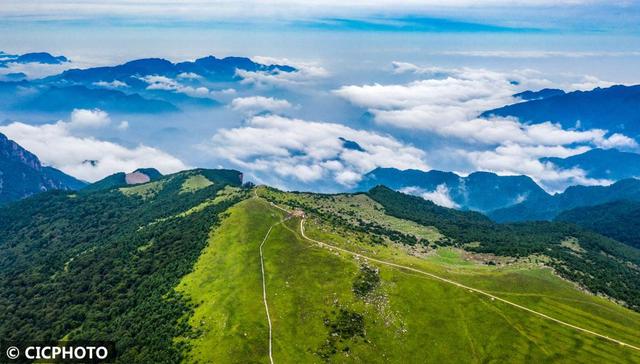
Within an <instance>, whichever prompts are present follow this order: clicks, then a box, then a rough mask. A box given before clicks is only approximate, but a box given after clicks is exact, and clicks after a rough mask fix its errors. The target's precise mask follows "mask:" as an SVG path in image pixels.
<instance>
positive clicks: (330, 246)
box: [274, 205, 640, 351]
mask: <svg viewBox="0 0 640 364" xmlns="http://www.w3.org/2000/svg"><path fill="white" fill-rule="evenodd" d="M274 206H275V205H274ZM276 207H278V208H280V207H279V206H276ZM280 209H281V210H284V209H282V208H280ZM285 211H286V210H285ZM304 221H305V219H301V220H300V233H301V235H302V237H303V238H305V239H307V240H309V241H311V242H313V243H316V244H318V245H320V246H322V247H328V248H332V249H336V250H338V251H341V252H343V253H347V254H350V255H353V256H356V257H359V258H363V259H367V260H369V261H372V262H376V263H379V264H384V265H388V266H391V267H395V268H399V269H404V270H408V271H411V272H415V273H419V274H423V275H426V276H428V277H431V278H433V279H436V280H439V281H442V282H445V283H449V284H452V285H454V286H457V287H460V288H463V289H466V290H469V292H476V293H479V294H482V295H485V296H487V297H489V298H491V299H492V300H498V301H500V302H503V303H506V304H508V305H511V306H513V307H516V308H519V309H521V310H524V311H527V312H529V313H532V314H534V315H537V316H540V317H542V318H545V319H547V320H550V321H553V322H555V323H557V324H560V325H563V326H567V327H570V328H572V329H575V330H578V331H580V332H583V333H587V334H590V335H593V336H597V337H599V338H602V339H605V340H608V341H611V342H614V343H616V344H619V345H621V346H626V347H629V348H631V349H635V350H638V351H640V347H637V346H634V345H631V344H627V343H625V342H623V341H620V340H617V339H614V338H612V337H609V336H606V335H603V334H599V333H597V332H594V331H591V330H589V329H585V328H583V327H580V326H576V325H573V324H570V323H568V322H565V321H562V320H559V319H557V318H554V317H551V316H549V315H546V314H544V313H542V312H538V311H535V310H532V309H530V308H527V307H524V306H522V305H519V304H517V303H515V302H511V301H508V300H505V299H504V298H500V297H498V296H494V295H492V294H491V293H489V292H486V291H483V290H480V289H477V288H473V287H469V286H466V285H464V284H462V283H458V282H456V281H452V280H450V279H447V278H444V277H440V276H438V275H435V274H432V273H428V272H425V271H422V270H419V269H416V268H412V267H408V266H406V265H400V264H396V263H391V262H387V261H384V260H380V259H375V258H371V257H368V256H366V255H362V254H359V253H356V252H352V251H350V250H347V249H343V248H340V247H337V246H335V245H332V244H328V243H325V242H322V241H318V240H315V239H312V238H310V237H308V236H307V235H306V234H305V233H304Z"/></svg>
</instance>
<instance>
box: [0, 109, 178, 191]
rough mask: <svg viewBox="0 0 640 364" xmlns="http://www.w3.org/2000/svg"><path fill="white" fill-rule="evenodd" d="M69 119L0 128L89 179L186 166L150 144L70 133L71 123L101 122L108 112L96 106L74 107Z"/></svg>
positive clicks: (60, 166)
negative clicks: (134, 144)
mask: <svg viewBox="0 0 640 364" xmlns="http://www.w3.org/2000/svg"><path fill="white" fill-rule="evenodd" d="M71 119H72V120H71V121H69V122H64V121H58V122H57V123H54V124H42V125H29V124H24V123H21V122H13V123H11V124H8V125H5V126H0V132H1V133H3V134H5V135H7V137H9V138H11V139H13V140H15V141H16V142H17V143H18V144H20V145H21V146H23V147H24V148H25V149H27V150H29V151H31V152H33V153H34V154H36V155H37V156H38V158H40V160H41V161H42V162H43V163H44V164H45V165H51V166H53V167H56V168H58V169H60V170H62V171H63V172H65V173H68V174H70V175H72V176H74V177H77V178H80V179H83V180H86V181H90V182H93V181H96V180H99V179H101V178H103V177H105V176H107V175H110V174H113V173H116V172H122V171H132V170H135V169H137V168H143V167H155V168H157V169H158V170H160V171H161V172H163V173H172V172H177V171H180V170H184V169H186V168H188V167H187V166H186V165H185V164H184V163H182V162H181V161H180V160H179V159H177V158H175V157H173V156H171V155H169V154H167V153H165V152H163V151H161V150H158V149H156V148H153V147H149V146H146V145H142V144H141V145H139V146H137V147H135V148H126V147H124V146H122V145H119V144H116V143H112V142H107V141H103V140H99V139H96V138H93V137H85V136H77V135H74V134H73V132H72V131H73V130H74V128H73V127H72V126H73V125H74V124H75V125H76V126H77V125H83V126H84V125H96V124H102V123H104V120H105V119H108V116H106V114H102V112H101V111H99V110H75V111H74V115H72V117H71ZM90 161H95V163H91V162H90ZM94 164H95V165H94Z"/></svg>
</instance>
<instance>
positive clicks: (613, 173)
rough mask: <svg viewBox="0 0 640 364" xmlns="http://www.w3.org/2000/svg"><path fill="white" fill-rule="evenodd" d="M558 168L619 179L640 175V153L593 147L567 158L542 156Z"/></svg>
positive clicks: (592, 176)
mask: <svg viewBox="0 0 640 364" xmlns="http://www.w3.org/2000/svg"><path fill="white" fill-rule="evenodd" d="M540 161H541V162H549V163H552V164H553V165H554V166H556V167H557V168H558V169H573V168H579V169H581V170H583V171H585V172H586V177H588V178H594V179H608V180H611V181H618V180H621V179H625V178H632V177H640V154H638V153H631V152H623V151H619V150H617V149H600V148H596V149H592V150H590V151H588V152H585V153H582V154H578V155H574V156H571V157H567V158H542V159H540Z"/></svg>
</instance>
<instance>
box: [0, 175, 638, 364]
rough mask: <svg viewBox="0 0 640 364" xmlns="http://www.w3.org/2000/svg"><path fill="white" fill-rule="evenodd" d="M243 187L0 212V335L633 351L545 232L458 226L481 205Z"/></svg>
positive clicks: (619, 322)
mask: <svg viewBox="0 0 640 364" xmlns="http://www.w3.org/2000/svg"><path fill="white" fill-rule="evenodd" d="M240 183H241V175H240V174H239V173H238V172H235V171H211V170H194V171H187V172H182V173H178V174H175V175H170V176H165V177H162V178H160V179H158V180H156V181H153V182H149V183H145V184H139V185H135V186H129V187H120V188H116V189H110V190H101V191H95V192H87V193H77V194H71V193H63V192H55V193H45V194H41V195H38V196H36V197H34V198H30V199H26V200H24V201H21V202H19V203H18V204H16V205H14V206H10V207H9V208H5V209H0V272H2V274H1V275H0V306H1V307H7V308H8V309H6V310H0V337H6V338H8V339H32V340H33V339H54V340H56V339H62V338H65V339H72V340H73V339H112V340H116V343H117V349H118V360H117V361H118V362H119V363H149V362H153V363H176V362H188V363H268V362H270V353H271V356H272V358H273V361H274V362H278V363H281V362H291V363H294V362H295V363H300V362H313V363H315V362H319V363H322V362H354V363H378V362H390V363H397V362H408V363H413V362H420V363H422V362H452V363H457V362H459V363H468V362H505V363H511V362H569V363H571V362H576V363H589V362H593V363H602V362H611V363H615V362H638V361H640V336H638V334H637V333H638V332H640V314H639V313H637V312H635V311H631V310H629V309H627V308H625V307H623V305H621V304H617V303H615V302H613V301H612V300H609V299H606V298H604V297H599V296H595V295H593V294H589V293H587V292H585V290H584V289H578V288H577V286H576V285H575V284H574V283H572V282H568V281H567V280H565V279H562V278H560V277H559V276H558V275H557V273H555V272H554V271H553V270H552V269H550V268H548V266H553V267H555V268H556V271H559V268H557V266H556V265H554V263H555V260H557V259H559V258H557V257H554V256H552V255H551V254H547V252H553V251H554V250H553V246H552V243H550V242H547V241H542V242H540V243H539V244H540V245H542V246H543V247H544V248H542V249H539V250H534V252H535V253H530V252H524V251H523V252H519V253H518V254H515V253H512V252H511V250H509V249H503V250H499V251H496V253H489V252H487V251H485V250H483V249H482V248H483V247H485V248H486V247H487V246H492V245H491V244H494V243H495V242H494V241H493V240H491V239H493V238H492V236H491V235H488V234H489V233H488V232H487V233H486V234H484V235H483V234H480V233H478V235H477V236H478V239H480V240H479V241H473V242H471V243H462V241H461V240H460V239H461V238H460V236H458V235H455V233H456V232H457V231H463V230H462V226H464V225H470V226H482V227H486V231H491V229H492V228H495V224H494V223H492V222H491V221H489V220H488V219H487V218H485V217H484V216H482V215H480V214H476V213H465V212H459V211H455V210H449V209H444V208H441V207H437V206H435V205H433V206H432V204H431V205H430V204H425V205H419V204H418V203H417V202H416V201H414V200H413V197H411V196H406V195H403V194H398V195H394V194H395V193H396V192H393V191H391V190H388V189H379V190H374V191H371V192H370V193H368V194H341V195H320V194H312V193H288V192H281V191H278V190H275V189H271V188H266V187H257V188H254V189H245V188H242V187H240V186H239V185H240ZM389 192H391V193H392V194H389ZM405 199H408V200H405ZM406 201H409V202H410V203H411V204H413V205H414V206H413V207H411V206H409V207H403V209H404V210H407V211H410V212H412V215H411V216H412V219H405V218H403V216H402V215H401V214H400V213H399V210H398V209H395V208H394V207H393V204H395V205H397V206H405V204H404V203H405V202H406ZM422 201H423V200H422ZM392 202H393V204H392ZM420 211H422V213H418V212H420ZM303 216H304V218H303ZM420 216H426V217H427V218H425V219H422V218H420ZM445 223H451V224H453V225H455V224H457V225H458V227H457V228H456V229H457V230H456V229H453V230H447V228H446V224H445ZM544 227H547V225H545V226H544ZM532 229H533V228H532ZM576 229H577V228H576ZM576 231H577V230H576ZM580 231H581V230H580ZM514 236H515V235H514ZM600 238H601V239H605V240H606V241H607V242H610V243H611V244H613V245H614V246H615V249H617V247H618V246H619V245H621V244H619V243H617V242H613V241H610V240H608V239H606V238H603V237H600ZM484 239H487V241H489V242H490V243H491V244H490V245H483V240H484ZM545 244H546V245H545ZM558 244H559V245H560V246H562V247H563V248H566V249H569V250H571V249H573V250H571V251H572V252H574V253H575V254H578V255H580V254H590V253H591V252H592V248H591V245H584V246H583V245H582V244H583V242H582V240H580V239H577V241H576V240H570V239H564V236H563V240H562V241H561V242H558ZM547 248H551V250H548V249H547ZM580 249H583V250H584V251H580ZM615 249H613V250H612V252H613V253H616V250H615ZM628 249H630V250H629V252H630V254H631V255H632V254H633V253H634V252H635V253H637V250H635V249H632V248H628ZM593 251H595V248H593ZM261 253H262V254H261ZM497 253H499V254H497ZM613 253H611V254H609V255H608V256H605V257H608V258H607V259H610V260H611V261H612V263H611V264H618V265H622V264H621V263H619V262H618V263H614V262H616V261H617V259H621V258H620V257H619V256H616V255H613ZM558 267H559V265H558ZM579 268H583V267H579ZM576 269H577V268H576ZM585 272H586V271H585ZM596 278H597V279H600V277H599V276H598V277H595V278H594V279H596ZM621 279H627V277H626V276H625V277H622V278H621ZM626 283H628V282H626ZM267 310H268V312H269V318H270V321H268V319H267ZM269 322H270V323H271V325H269ZM270 334H271V335H270ZM270 337H271V339H270ZM270 347H271V350H270Z"/></svg>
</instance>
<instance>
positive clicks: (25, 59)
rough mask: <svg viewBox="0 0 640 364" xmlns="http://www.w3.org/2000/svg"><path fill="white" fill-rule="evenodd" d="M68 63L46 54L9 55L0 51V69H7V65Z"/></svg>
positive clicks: (63, 59)
mask: <svg viewBox="0 0 640 364" xmlns="http://www.w3.org/2000/svg"><path fill="white" fill-rule="evenodd" d="M66 62H69V60H68V59H67V57H65V56H53V55H51V54H49V53H47V52H33V53H25V54H9V53H5V52H3V51H0V68H4V67H7V64H9V63H20V64H26V63H42V64H62V63H66Z"/></svg>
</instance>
